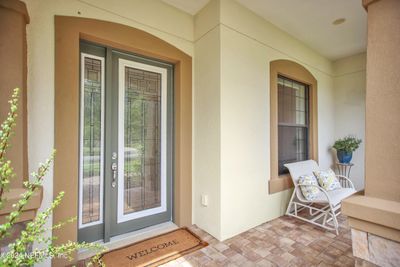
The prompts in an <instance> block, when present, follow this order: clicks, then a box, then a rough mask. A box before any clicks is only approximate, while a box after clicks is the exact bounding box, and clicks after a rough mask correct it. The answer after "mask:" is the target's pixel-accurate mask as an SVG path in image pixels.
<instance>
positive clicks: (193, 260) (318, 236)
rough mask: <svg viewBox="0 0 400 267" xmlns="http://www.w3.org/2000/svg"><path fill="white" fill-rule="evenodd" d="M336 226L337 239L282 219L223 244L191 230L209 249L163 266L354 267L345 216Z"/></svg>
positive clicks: (317, 228) (304, 224) (197, 230)
mask: <svg viewBox="0 0 400 267" xmlns="http://www.w3.org/2000/svg"><path fill="white" fill-rule="evenodd" d="M339 223H340V233H339V235H338V236H336V235H335V234H334V233H333V232H331V231H326V230H324V229H322V228H320V227H317V226H313V225H312V224H309V223H306V222H303V221H300V220H298V219H295V218H292V217H288V216H282V217H280V218H278V219H275V220H272V221H270V222H267V223H264V224H261V225H259V226H257V227H255V228H253V229H250V230H248V231H247V232H244V233H242V234H240V235H237V236H235V237H233V238H230V239H228V240H226V241H224V242H219V241H218V240H216V239H215V238H214V237H212V236H211V235H209V234H208V233H206V232H205V231H203V230H201V229H200V228H198V227H196V226H192V227H191V230H192V231H193V232H194V233H196V234H197V235H199V236H200V237H201V238H202V239H203V240H204V241H206V242H208V243H209V246H207V247H205V248H203V249H201V250H198V251H195V252H193V253H191V254H188V255H185V256H183V257H181V258H178V259H176V260H174V261H171V262H169V263H167V264H164V265H163V266H164V267H171V266H185V267H186V266H188V267H190V266H307V267H308V266H341V267H343V266H354V264H355V259H354V258H353V255H352V248H351V233H350V229H349V227H348V226H347V221H346V219H345V217H344V216H339ZM362 266H367V265H364V264H362ZM368 266H369V265H368Z"/></svg>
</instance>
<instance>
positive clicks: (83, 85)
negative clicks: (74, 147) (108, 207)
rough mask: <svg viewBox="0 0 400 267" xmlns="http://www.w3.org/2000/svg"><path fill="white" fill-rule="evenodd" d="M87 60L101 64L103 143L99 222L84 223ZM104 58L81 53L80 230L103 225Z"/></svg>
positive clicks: (102, 144) (102, 150) (102, 148)
mask: <svg viewBox="0 0 400 267" xmlns="http://www.w3.org/2000/svg"><path fill="white" fill-rule="evenodd" d="M85 58H93V59H97V60H100V62H101V115H100V116H101V137H100V138H101V143H100V216H99V220H97V221H94V222H90V223H85V224H84V223H83V222H82V218H83V207H82V202H83V130H84V123H85V122H84V115H85V114H84V112H85V108H84V107H85V97H84V90H85ZM104 62H105V60H104V57H99V56H95V55H91V54H87V53H82V52H81V88H80V93H81V99H80V100H81V102H80V133H79V134H80V136H79V201H78V202H79V213H78V214H79V216H78V217H79V219H78V221H79V222H78V224H79V229H82V228H85V227H89V226H93V225H96V224H101V223H103V213H104V212H103V196H104V94H105V90H104V88H105V78H104V75H105V66H104Z"/></svg>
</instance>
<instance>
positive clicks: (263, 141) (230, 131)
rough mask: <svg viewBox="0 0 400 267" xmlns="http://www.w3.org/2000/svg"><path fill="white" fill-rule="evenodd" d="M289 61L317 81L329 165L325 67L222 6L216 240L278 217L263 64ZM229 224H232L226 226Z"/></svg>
mask: <svg viewBox="0 0 400 267" xmlns="http://www.w3.org/2000/svg"><path fill="white" fill-rule="evenodd" d="M276 59H288V60H292V61H295V62H297V63H299V64H301V65H303V66H304V67H305V68H307V69H308V70H309V71H310V72H311V73H312V74H313V75H314V77H315V78H316V79H317V81H318V126H319V134H318V136H319V140H318V151H319V156H318V157H319V163H320V165H321V167H322V168H327V167H329V166H330V164H331V156H330V153H329V147H330V146H331V145H332V141H333V135H332V132H334V123H333V121H334V98H333V96H334V92H333V81H332V77H331V75H330V73H331V62H330V61H329V60H327V59H325V58H323V57H321V56H320V55H318V54H317V53H315V52H314V51H312V50H311V49H309V48H308V47H306V46H304V45H303V44H302V43H301V42H299V41H298V40H297V39H295V38H293V37H291V36H289V35H288V34H286V33H285V32H283V31H281V30H279V29H278V28H276V27H275V26H273V25H272V24H270V23H268V22H267V21H265V20H263V19H262V18H260V17H258V16H256V15H255V14H254V13H252V12H251V11H249V10H247V9H244V8H243V7H242V6H240V5H239V4H237V3H236V2H234V1H229V0H222V1H221V189H222V190H221V206H222V207H221V210H222V214H221V225H223V228H222V229H221V239H226V238H229V237H231V236H233V235H235V234H238V233H240V232H242V231H244V230H247V229H249V228H251V227H254V226H256V225H258V224H261V223H263V222H265V221H268V220H271V219H273V218H276V217H278V216H281V215H282V214H283V213H284V211H285V210H286V207H287V203H288V198H289V197H290V193H291V192H290V190H286V191H283V192H280V193H276V194H271V195H269V194H268V179H270V177H269V174H270V150H269V140H270V137H269V133H270V125H269V118H270V114H269V112H270V111H269V103H270V100H269V84H270V82H269V63H270V61H273V60H276ZM232 222H235V223H232Z"/></svg>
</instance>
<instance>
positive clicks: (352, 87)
mask: <svg viewBox="0 0 400 267" xmlns="http://www.w3.org/2000/svg"><path fill="white" fill-rule="evenodd" d="M333 66H334V75H335V76H334V84H333V86H334V88H335V139H338V138H342V137H344V136H347V135H355V136H357V137H358V138H361V139H362V141H363V142H362V143H361V145H360V148H359V149H358V150H357V151H355V152H354V153H353V159H352V162H353V163H354V164H355V165H354V167H353V168H352V170H351V174H350V177H351V179H352V181H353V182H354V186H355V187H356V189H358V190H361V189H363V188H364V178H365V175H364V171H365V165H364V162H365V89H366V54H365V53H362V54H358V55H354V56H351V57H347V58H344V59H340V60H337V61H335V62H334V63H333Z"/></svg>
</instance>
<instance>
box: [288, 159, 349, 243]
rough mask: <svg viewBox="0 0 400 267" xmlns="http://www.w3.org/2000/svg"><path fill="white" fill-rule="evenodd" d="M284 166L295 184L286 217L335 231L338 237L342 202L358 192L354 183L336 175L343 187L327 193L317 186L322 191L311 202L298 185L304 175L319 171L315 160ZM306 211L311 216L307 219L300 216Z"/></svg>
mask: <svg viewBox="0 0 400 267" xmlns="http://www.w3.org/2000/svg"><path fill="white" fill-rule="evenodd" d="M284 166H285V167H286V168H288V169H289V172H290V175H291V177H292V181H293V184H294V191H293V194H292V197H291V198H290V202H289V205H288V207H287V210H286V215H289V216H292V217H295V218H298V219H300V220H303V221H306V222H309V223H312V224H314V225H317V226H320V227H322V228H325V229H327V230H332V231H335V232H336V235H338V234H339V223H338V220H337V216H338V215H339V214H340V207H341V202H342V200H343V199H345V198H347V197H348V196H350V195H352V194H354V193H355V192H356V190H355V189H354V185H353V183H352V181H351V180H350V179H349V178H347V177H345V176H343V175H336V176H337V178H338V180H339V182H340V184H341V186H342V188H341V189H336V190H332V191H326V190H324V189H323V188H322V187H320V186H316V187H318V189H319V190H320V193H319V194H318V196H317V197H316V199H313V200H312V201H309V200H307V199H305V198H304V196H303V193H302V192H301V189H300V186H301V185H300V184H298V179H299V177H300V176H302V175H306V174H313V171H318V170H319V167H318V164H317V163H316V162H315V161H314V160H306V161H300V162H295V163H288V164H285V165H284ZM307 186H310V185H307ZM316 204H317V205H316ZM304 209H308V210H309V216H307V217H305V216H301V215H302V214H299V212H300V211H301V210H304ZM332 222H333V225H332Z"/></svg>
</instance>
